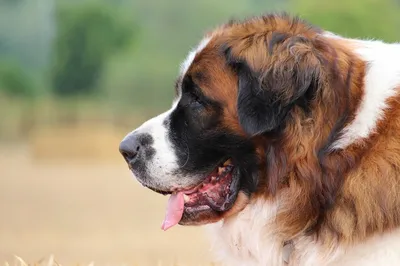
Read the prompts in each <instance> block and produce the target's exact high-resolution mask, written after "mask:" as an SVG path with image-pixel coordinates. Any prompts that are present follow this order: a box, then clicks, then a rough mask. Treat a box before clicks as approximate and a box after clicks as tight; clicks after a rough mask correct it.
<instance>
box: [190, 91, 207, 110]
mask: <svg viewBox="0 0 400 266" xmlns="http://www.w3.org/2000/svg"><path fill="white" fill-rule="evenodd" d="M190 98H191V99H190V102H189V105H190V106H191V107H192V108H196V109H197V108H202V107H204V103H203V101H202V100H201V99H200V98H199V97H198V96H197V95H195V94H194V93H191V97H190Z"/></svg>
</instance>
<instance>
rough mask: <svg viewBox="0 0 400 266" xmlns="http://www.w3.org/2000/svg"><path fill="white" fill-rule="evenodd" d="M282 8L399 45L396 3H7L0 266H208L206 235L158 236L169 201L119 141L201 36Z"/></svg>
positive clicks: (154, 103) (1, 89)
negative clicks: (22, 265) (51, 263)
mask: <svg viewBox="0 0 400 266" xmlns="http://www.w3.org/2000/svg"><path fill="white" fill-rule="evenodd" d="M279 10H285V11H289V12H291V13H294V14H299V15H300V16H301V17H303V18H305V19H308V20H310V21H311V22H313V23H314V24H317V25H319V26H321V27H323V28H325V29H327V30H331V31H334V32H337V33H339V34H342V35H345V36H348V37H361V38H369V39H371V38H376V39H383V40H385V41H396V40H397V41H400V30H399V29H400V16H399V14H400V1H398V0H397V1H395V0H335V1H321V0H298V1H295V0H292V1H289V0H286V1H285V0H247V1H244V0H219V1H214V0H203V1H187V0H168V1H156V0H97V1H95V0H91V1H90V0H0V115H1V118H0V264H1V263H3V262H5V261H8V262H9V263H11V264H13V263H14V262H15V261H16V259H15V257H14V255H17V256H19V257H21V258H22V259H24V260H25V261H26V262H29V263H40V262H41V261H43V260H46V259H47V258H48V257H49V256H50V255H51V254H54V256H55V258H56V260H57V262H58V263H60V264H64V265H70V264H81V265H85V264H86V265H87V264H89V263H90V262H92V261H93V262H94V263H95V265H170V264H171V263H175V264H176V265H200V264H202V263H209V262H211V261H212V259H211V256H210V254H209V245H208V242H207V239H206V237H205V235H204V233H203V229H201V228H187V227H186V228H183V227H179V226H178V227H175V228H173V229H171V230H170V231H168V232H162V231H161V229H160V225H161V222H162V220H163V217H164V209H165V206H166V201H167V198H166V197H163V196H160V195H156V194H155V193H152V192H150V191H149V190H147V189H144V188H142V187H141V186H140V185H139V184H138V183H137V182H136V181H135V180H134V179H133V178H132V176H131V174H130V172H129V171H128V168H127V166H126V165H125V163H124V162H123V159H122V157H121V156H120V155H119V153H118V144H119V142H120V140H121V139H122V138H123V136H124V135H125V134H126V133H127V132H128V131H130V130H132V129H133V128H135V127H136V126H138V125H139V124H140V123H142V122H143V121H145V120H146V119H148V118H150V117H152V116H153V115H154V114H157V113H158V112H160V111H162V110H165V109H166V108H168V107H169V106H170V103H171V100H172V97H173V91H174V90H173V84H174V81H175V77H176V75H177V74H178V69H179V64H180V61H182V60H183V59H184V57H185V56H186V53H187V52H188V51H189V49H190V48H191V47H193V46H195V44H196V43H197V42H198V41H199V40H200V38H201V36H202V35H203V33H204V32H205V31H207V30H209V29H211V28H213V27H214V26H216V25H218V24H219V23H223V22H225V21H227V20H228V19H231V18H245V17H247V16H249V15H259V14H262V13H264V12H270V11H279ZM161 263H162V264H161Z"/></svg>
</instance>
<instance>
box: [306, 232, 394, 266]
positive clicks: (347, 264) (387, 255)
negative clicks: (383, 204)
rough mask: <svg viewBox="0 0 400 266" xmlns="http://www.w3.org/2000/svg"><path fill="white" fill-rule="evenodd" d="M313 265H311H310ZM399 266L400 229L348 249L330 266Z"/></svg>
mask: <svg viewBox="0 0 400 266" xmlns="http://www.w3.org/2000/svg"><path fill="white" fill-rule="evenodd" d="M310 265H311V264H310ZM353 265H361V266H376V265H384V266H397V265H400V229H396V230H394V231H392V232H387V233H385V234H383V235H377V236H374V237H372V238H371V239H368V240H367V241H365V242H363V243H358V244H357V245H356V246H354V247H352V248H348V249H346V252H342V255H341V256H340V257H339V258H338V259H337V260H335V261H334V262H332V263H330V264H329V266H353Z"/></svg>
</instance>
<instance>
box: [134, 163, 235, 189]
mask: <svg viewBox="0 0 400 266" xmlns="http://www.w3.org/2000/svg"><path fill="white" fill-rule="evenodd" d="M221 166H222V167H232V168H233V167H234V165H233V163H232V159H230V158H229V159H227V160H223V163H219V164H218V165H217V166H216V167H215V169H218V167H221ZM213 172H214V171H213ZM213 172H211V173H210V174H209V175H208V176H207V177H206V178H205V179H204V180H202V181H201V182H200V183H199V184H197V185H195V186H192V187H189V188H178V187H176V188H172V189H171V190H162V189H157V188H154V187H151V186H149V185H146V184H143V183H142V185H143V186H144V187H146V188H148V189H150V190H152V191H154V192H156V193H159V194H161V195H164V196H167V195H171V194H172V193H177V192H182V193H184V194H186V195H190V194H193V193H195V192H197V191H198V190H199V188H201V187H202V186H203V184H204V183H205V182H206V181H207V180H208V179H209V178H210V177H211V175H212V173H213Z"/></svg>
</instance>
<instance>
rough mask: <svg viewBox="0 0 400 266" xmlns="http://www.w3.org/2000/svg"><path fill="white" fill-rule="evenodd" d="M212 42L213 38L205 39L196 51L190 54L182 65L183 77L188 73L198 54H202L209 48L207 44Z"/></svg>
mask: <svg viewBox="0 0 400 266" xmlns="http://www.w3.org/2000/svg"><path fill="white" fill-rule="evenodd" d="M210 40H211V37H208V38H204V39H203V40H202V41H201V42H200V43H199V45H198V46H197V47H196V48H195V49H193V50H192V51H190V52H189V54H188V56H187V57H186V59H185V60H184V61H183V62H182V64H181V75H182V76H183V75H185V73H186V72H187V71H188V69H189V67H190V65H191V64H192V63H193V60H194V58H195V56H196V54H198V53H199V52H201V51H202V50H203V49H204V48H205V47H206V46H207V44H208V43H209V42H210Z"/></svg>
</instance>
